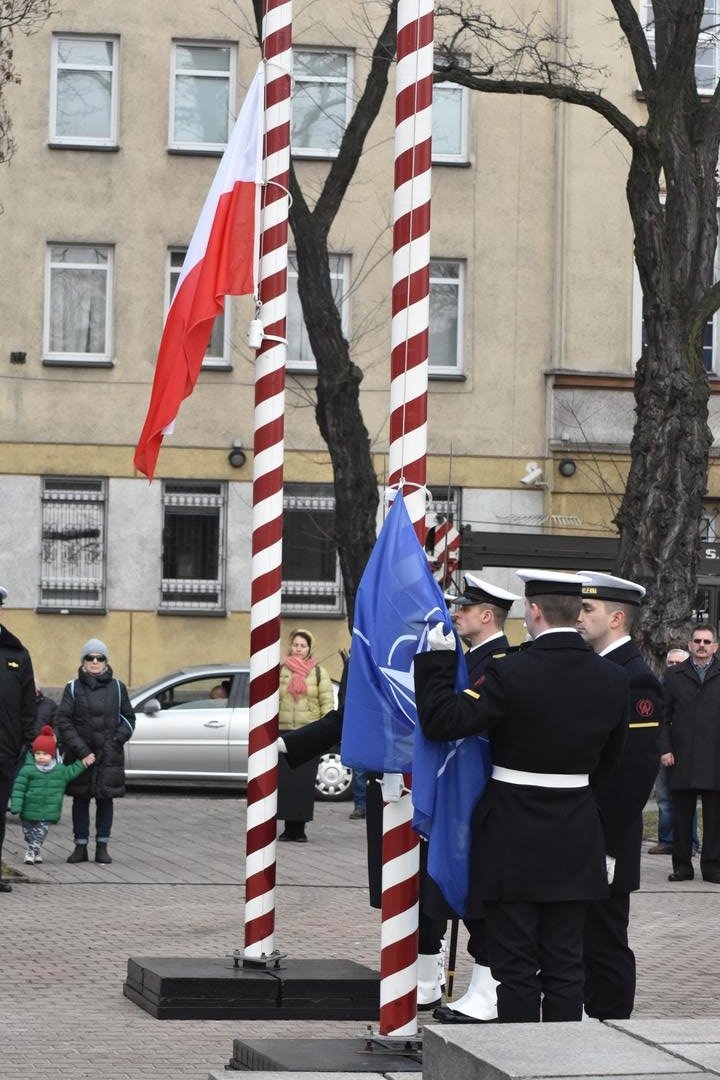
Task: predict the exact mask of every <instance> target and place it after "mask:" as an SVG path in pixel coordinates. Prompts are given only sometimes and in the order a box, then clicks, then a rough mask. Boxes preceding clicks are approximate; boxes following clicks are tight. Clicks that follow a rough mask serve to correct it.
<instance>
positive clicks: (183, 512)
mask: <svg viewBox="0 0 720 1080" xmlns="http://www.w3.org/2000/svg"><path fill="white" fill-rule="evenodd" d="M163 515H164V520H163V550H162V583H161V596H160V607H161V608H171V609H173V610H188V609H190V610H203V611H222V610H224V608H225V548H224V534H225V485H224V484H220V483H217V484H215V483H198V484H191V483H178V482H175V481H166V482H165V484H164V486H163Z"/></svg>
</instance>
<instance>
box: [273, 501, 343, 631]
mask: <svg viewBox="0 0 720 1080" xmlns="http://www.w3.org/2000/svg"><path fill="white" fill-rule="evenodd" d="M282 610H283V612H285V613H286V614H292V613H298V614H299V613H305V614H315V615H318V614H323V615H339V614H342V611H343V593H342V585H341V580H340V561H339V559H338V554H337V542H336V540H335V493H334V490H333V486H332V484H287V485H286V486H285V491H284V496H283V580H282Z"/></svg>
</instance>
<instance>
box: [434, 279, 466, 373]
mask: <svg viewBox="0 0 720 1080" xmlns="http://www.w3.org/2000/svg"><path fill="white" fill-rule="evenodd" d="M463 278H464V265H463V263H462V262H461V261H460V260H458V259H431V261H430V335H429V346H428V352H429V364H428V370H429V373H430V375H457V374H460V373H461V372H462V366H463V363H462V332H461V331H462V325H463Z"/></svg>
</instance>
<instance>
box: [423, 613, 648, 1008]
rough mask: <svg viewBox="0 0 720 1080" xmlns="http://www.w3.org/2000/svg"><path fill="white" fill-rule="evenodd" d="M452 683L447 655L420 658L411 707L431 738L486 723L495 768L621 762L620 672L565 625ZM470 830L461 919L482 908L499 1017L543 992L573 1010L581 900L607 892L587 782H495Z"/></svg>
mask: <svg viewBox="0 0 720 1080" xmlns="http://www.w3.org/2000/svg"><path fill="white" fill-rule="evenodd" d="M454 678H455V656H454V653H452V652H438V653H435V652H433V653H424V654H420V655H418V656H416V658H415V685H416V702H417V706H418V715H419V719H420V724H421V726H422V729H423V732H424V733H425V735H426V736H427V737H428V738H430V739H435V740H438V741H445V740H448V739H457V738H462V737H464V736H466V735H474V734H478V733H480V732H484V731H486V732H487V733H488V736H489V739H490V746H491V755H492V760H493V766H494V768H495V769H497V767H498V766H499V767H501V768H504V769H506V770H508V771H509V773H508V775H518V774H522V773H528V772H529V773H535V774H536V775H538V774H539V775H538V779H540V777H542V778H543V780H545V779H547V778H549V777H550V775H551V774H566V775H567V776H570V777H573V778H577V777H578V776H580V777H582V775H583V774H592V775H593V777H594V778H595V780H596V782H598V783H599V782H601V780H602V779H603V778H604V777H605V776H606V775H608V774H609V773H610V772H611V771H612V769H613V768H614V767H616V766H617V764H618V763H619V761H620V760H621V757H622V751H623V747H624V743H625V738H626V734H627V717H628V709H629V697H628V684H627V676H626V675H625V673H624V672H623V671H621V670H620V669H619V668H618V669H615V668H614V667H611V665H609V664H607V662H606V661H604V660H601V659H600V658H599V657H598V656H596V655H595V654H594V653H593V651H592V650H591V649H590V648H589V646H588V645H586V644H585V642H584V641H583V640H582V638H581V637H580V636H579V635H578V634H577V633H575V632H574V631H563V630H559V631H554V632H549V633H545V634H542V635H540V636H538V638H537V639H536V640H535V641H533V642H532V644H531V645H530V646H529V647H528V648H527V649H524V650H522V651H520V652H517V653H514V654H512V655H509V656H507V657H506V658H505V659H503V660H501V661H499V662H498V663H490V665H489V666H488V668H487V670H486V672H485V680H484V682H483V684H482V686H481V687H480V689H479V691H474V690H471V689H469V690H466V691H464V693H462V694H457V695H456V694H455V693H454V689H453V687H454ZM573 782H574V779H573ZM472 827H473V848H472V855H471V881H470V892H469V898H468V909H467V917H468V919H470V918H472V917H473V915H474V914H476V913H477V914H480V911H481V910H482V908H484V911H485V915H486V919H487V922H488V931H489V937H490V941H489V945H490V959H491V966H492V970H493V976H494V977H495V978H496V979H498V980H499V981H500V983H501V985H500V987H499V990H498V1008H499V1014H500V1019H501V1020H503V1021H523V1020H537V1019H539V1013H540V996H541V991H542V995H543V1002H542V1014H543V1019H545V1020H568V1019H575V1020H577V1019H579V1014H578V1008H579V1009H580V1011H581V1002H578V995H579V996H580V997H581V990H582V978H583V977H582V922H583V918H584V902H585V901H588V900H595V899H601V898H603V897H605V896H607V895H608V886H607V876H606V870H605V843H604V837H603V832H602V826H601V822H600V818H599V814H598V809H597V804H596V802H595V799H594V797H593V794H592V791H591V789H590V787H589V786H588V785H587V781H585V783H584V784H582V780H580V781H579V783H578V786H573V787H559V786H554V787H549V786H543V785H542V784H540V783H537V784H533V783H524V782H523V783H515V782H503V781H502V780H499V779H492V780H490V781H489V783H488V785H487V788H486V790H485V792H484V794H483V796H482V798H481V799H480V801H479V803H478V805H477V807H476V809H475V813H474V815H473V826H472ZM481 905H482V908H481ZM539 942H540V943H541V947H540V945H539V944H538V943H539ZM538 970H541V972H542V974H541V981H540V980H539V979H538V977H537V972H538Z"/></svg>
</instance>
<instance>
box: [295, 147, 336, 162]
mask: <svg viewBox="0 0 720 1080" xmlns="http://www.w3.org/2000/svg"><path fill="white" fill-rule="evenodd" d="M290 155H291V157H292V159H293V161H334V160H335V158H336V157H337V156H338V151H337V150H307V149H306V150H295V149H291V151H290Z"/></svg>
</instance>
